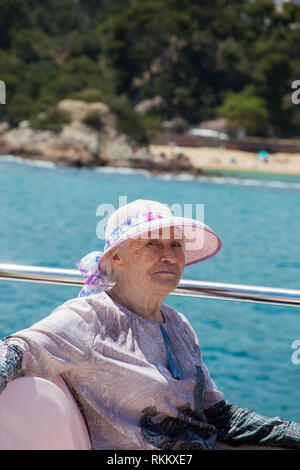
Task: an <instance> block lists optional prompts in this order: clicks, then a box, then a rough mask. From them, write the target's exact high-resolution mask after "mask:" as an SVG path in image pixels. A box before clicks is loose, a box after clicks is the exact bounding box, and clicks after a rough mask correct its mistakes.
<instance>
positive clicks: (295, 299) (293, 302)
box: [0, 264, 300, 307]
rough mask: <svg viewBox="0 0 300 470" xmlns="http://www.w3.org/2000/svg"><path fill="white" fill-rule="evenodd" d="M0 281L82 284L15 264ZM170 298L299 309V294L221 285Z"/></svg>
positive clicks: (73, 275) (0, 269)
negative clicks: (231, 301)
mask: <svg viewBox="0 0 300 470" xmlns="http://www.w3.org/2000/svg"><path fill="white" fill-rule="evenodd" d="M1 279H3V280H12V281H27V282H41V283H48V284H63V285H69V286H79V287H80V286H82V285H83V283H84V280H83V278H82V277H81V274H80V273H79V271H76V270H73V269H61V268H44V267H40V266H22V265H15V264H0V280H1ZM171 295H185V296H191V297H203V298H210V299H222V300H233V301H240V302H256V303H266V304H275V305H285V306H290V307H300V290H293V289H279V288H275V287H261V286H250V285H239V284H224V283H219V282H204V281H193V280H187V279H182V280H181V281H180V283H179V285H178V286H177V288H176V289H175V290H174V291H173V292H172V293H171Z"/></svg>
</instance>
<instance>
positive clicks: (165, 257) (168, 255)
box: [160, 247, 177, 263]
mask: <svg viewBox="0 0 300 470" xmlns="http://www.w3.org/2000/svg"><path fill="white" fill-rule="evenodd" d="M160 259H161V261H164V262H169V263H175V262H176V259H177V258H176V256H175V254H174V252H173V250H172V247H168V248H164V249H163V250H162V253H161V256H160Z"/></svg>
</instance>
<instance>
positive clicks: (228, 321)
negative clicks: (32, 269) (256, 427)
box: [0, 156, 300, 422]
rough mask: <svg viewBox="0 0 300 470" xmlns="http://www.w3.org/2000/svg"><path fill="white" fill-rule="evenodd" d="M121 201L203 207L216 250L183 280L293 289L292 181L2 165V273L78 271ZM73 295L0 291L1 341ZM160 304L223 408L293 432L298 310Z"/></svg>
mask: <svg viewBox="0 0 300 470" xmlns="http://www.w3.org/2000/svg"><path fill="white" fill-rule="evenodd" d="M120 196H123V201H124V198H126V200H127V202H131V201H133V200H135V199H138V198H143V199H153V200H159V201H161V202H163V203H166V204H168V205H169V206H172V205H174V204H177V205H178V204H179V205H181V207H184V204H187V205H189V206H188V207H192V209H193V210H195V211H196V205H197V204H199V205H201V204H203V205H204V222H205V223H206V224H208V225H209V226H211V227H212V228H213V229H214V230H215V231H216V232H217V233H218V234H219V236H220V238H221V239H222V242H223V247H222V250H221V251H220V252H219V254H218V255H217V256H215V257H214V258H211V259H209V260H207V261H204V262H202V263H198V264H196V265H193V266H190V267H188V268H186V270H185V272H184V275H183V278H185V279H196V280H203V281H212V282H224V283H234V284H248V285H257V286H259V285H261V286H271V287H281V288H288V289H300V236H299V235H300V210H299V206H300V177H296V176H295V177H294V176H281V175H267V174H250V173H239V174H230V173H228V172H227V173H224V174H223V175H222V176H220V177H215V176H209V177H200V178H197V179H195V178H192V177H190V176H189V175H184V174H183V175H181V176H180V177H178V178H175V179H174V178H173V177H171V176H170V175H165V176H161V177H153V176H151V174H150V173H148V172H146V171H134V170H122V169H118V170H116V169H112V168H98V169H92V170H89V169H72V168H57V167H55V165H53V164H51V163H45V162H33V161H30V160H24V159H22V158H17V157H12V156H5V157H0V201H1V204H0V220H1V223H0V263H12V264H21V265H31V266H48V267H59V268H68V269H76V266H75V263H76V262H77V261H78V260H79V259H81V258H82V257H83V256H84V255H85V254H86V253H89V252H90V251H94V250H101V249H103V246H104V241H103V240H102V239H99V237H98V235H97V234H98V233H99V231H97V227H98V229H99V225H98V224H99V222H100V223H101V222H102V221H103V216H104V215H105V210H107V211H109V210H111V209H112V208H115V209H117V208H118V207H119V203H120V200H119V197H120ZM103 204H106V206H103ZM99 207H100V209H99ZM174 207H175V206H174ZM176 207H178V206H176ZM102 209H103V210H102ZM101 210H102V219H101ZM106 214H107V213H106ZM192 215H193V216H195V215H196V214H195V213H193V214H192ZM79 290H80V289H79V288H77V287H73V286H71V287H70V286H59V285H47V284H40V283H32V282H19V281H18V282H17V281H4V280H0V296H1V297H0V299H1V302H0V337H1V338H3V337H4V336H6V335H8V334H10V333H13V332H15V331H17V330H20V329H23V328H26V327H28V326H30V325H32V324H33V323H35V322H36V321H38V320H40V319H42V318H43V317H45V316H47V315H48V314H49V313H50V312H51V311H52V310H54V308H56V307H57V306H58V305H60V304H62V303H63V302H65V301H66V300H68V299H70V298H72V297H76V296H77V295H78V292H79ZM166 302H167V303H169V304H170V305H172V306H173V307H175V308H177V309H178V310H179V311H181V312H182V313H184V314H185V315H186V317H187V318H188V320H189V321H190V323H191V324H192V326H193V327H194V329H195V331H196V333H197V335H198V338H199V342H200V346H201V351H202V357H203V360H204V362H205V363H206V365H207V367H208V368H209V370H210V373H211V376H212V378H213V379H214V380H215V382H216V384H217V386H218V388H219V389H220V390H222V391H223V393H224V394H225V398H226V399H227V400H228V401H230V402H232V403H234V404H236V405H238V406H242V407H246V408H250V409H252V410H254V411H256V412H258V413H261V414H264V415H267V416H280V417H281V418H283V419H287V420H295V421H298V422H300V363H299V364H295V363H293V361H292V354H293V353H295V350H294V349H293V348H292V343H293V342H294V341H295V340H300V310H299V308H294V307H283V306H275V305H266V304H255V303H246V302H237V301H235V302H231V301H228V300H212V299H197V298H191V297H183V296H177V295H176V296H174V295H169V296H168V297H167V299H166ZM298 357H299V358H300V353H299V355H298Z"/></svg>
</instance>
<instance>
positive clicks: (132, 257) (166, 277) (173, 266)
mask: <svg viewBox="0 0 300 470" xmlns="http://www.w3.org/2000/svg"><path fill="white" fill-rule="evenodd" d="M168 231H169V234H168V238H166V237H165V233H163V232H162V230H161V229H160V230H159V231H157V232H156V233H155V234H153V233H152V234H151V233H149V234H148V238H143V237H139V238H135V239H132V240H129V241H128V242H127V243H126V245H125V246H124V250H120V251H119V253H118V255H117V258H118V260H117V263H115V262H114V264H115V266H116V268H117V269H118V271H119V273H118V279H119V276H120V280H122V281H123V282H124V281H125V283H127V282H129V283H134V284H133V285H135V286H136V287H137V288H141V289H143V291H144V292H148V293H149V292H151V291H152V292H153V293H154V292H157V293H158V292H159V293H161V294H165V295H166V294H168V293H169V292H171V291H172V290H174V289H175V288H176V286H177V285H178V283H179V281H180V279H181V276H182V274H183V271H184V266H185V259H184V250H183V240H182V238H175V237H176V236H177V234H176V232H175V231H174V228H171V229H168ZM115 260H116V259H115ZM145 289H147V290H146V291H145Z"/></svg>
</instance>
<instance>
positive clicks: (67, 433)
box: [0, 376, 284, 450]
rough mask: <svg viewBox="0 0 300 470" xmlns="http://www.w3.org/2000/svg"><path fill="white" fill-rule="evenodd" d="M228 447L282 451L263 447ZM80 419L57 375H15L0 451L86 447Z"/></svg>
mask: <svg viewBox="0 0 300 470" xmlns="http://www.w3.org/2000/svg"><path fill="white" fill-rule="evenodd" d="M219 445H220V447H221V449H224V450H226V449H228V450H276V449H278V450H284V449H283V448H276V447H267V446H248V445H243V446H239V447H231V446H229V445H227V444H223V443H220V442H219ZM90 449H91V442H90V438H89V434H88V431H87V428H86V425H85V422H84V419H83V417H82V415H81V412H80V411H79V408H78V406H77V404H76V401H75V399H74V397H73V395H72V394H71V392H70V391H69V389H68V387H67V385H66V383H65V382H64V380H63V379H62V378H61V377H60V376H56V377H54V378H52V379H51V381H50V380H46V379H41V378H38V377H19V378H17V379H15V380H13V381H12V382H10V383H9V384H8V385H7V387H6V389H5V390H4V391H3V392H2V393H1V395H0V450H90Z"/></svg>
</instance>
